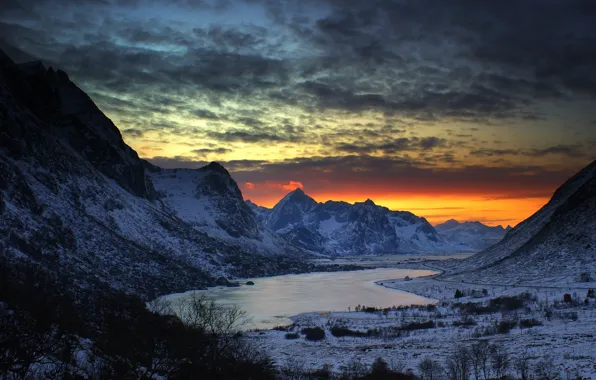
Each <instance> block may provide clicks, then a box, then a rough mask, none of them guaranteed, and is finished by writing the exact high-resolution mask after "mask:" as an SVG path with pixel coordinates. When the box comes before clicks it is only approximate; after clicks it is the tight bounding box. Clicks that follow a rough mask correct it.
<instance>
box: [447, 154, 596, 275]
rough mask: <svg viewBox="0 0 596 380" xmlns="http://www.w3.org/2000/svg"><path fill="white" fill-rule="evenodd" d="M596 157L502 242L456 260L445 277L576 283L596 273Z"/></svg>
mask: <svg viewBox="0 0 596 380" xmlns="http://www.w3.org/2000/svg"><path fill="white" fill-rule="evenodd" d="M595 215H596V161H595V162H592V163H591V164H590V165H588V166H587V167H586V168H584V169H583V170H581V171H580V172H579V173H578V174H576V175H575V176H573V177H572V178H570V179H569V180H568V181H567V182H566V183H565V184H563V185H562V186H561V187H560V188H559V189H557V191H556V192H555V193H554V195H553V197H552V198H551V200H550V201H549V202H548V203H547V204H546V205H545V206H544V207H543V208H541V209H540V210H539V211H538V212H536V213H535V214H534V215H532V216H531V217H529V218H528V219H526V220H525V221H523V222H522V223H520V224H519V225H518V226H516V227H515V228H513V229H512V230H511V231H509V232H508V233H507V235H506V236H505V237H504V238H503V240H501V241H500V242H499V243H497V244H495V245H494V246H492V247H490V248H488V249H486V250H484V251H482V252H479V253H478V254H476V255H474V256H472V257H470V258H469V259H466V260H464V261H463V262H461V263H459V264H456V265H455V266H454V267H453V268H451V269H450V271H449V274H448V275H446V276H444V277H445V278H446V279H454V280H465V281H477V282H493V283H517V284H521V283H524V284H553V285H555V284H571V283H575V282H578V281H579V280H580V274H581V273H584V272H587V273H592V277H594V272H596V261H595V260H594V259H595V258H596V217H595Z"/></svg>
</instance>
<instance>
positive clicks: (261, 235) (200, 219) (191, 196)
mask: <svg viewBox="0 0 596 380" xmlns="http://www.w3.org/2000/svg"><path fill="white" fill-rule="evenodd" d="M148 174H149V176H150V178H151V179H152V181H153V183H154V185H155V188H156V190H157V191H158V195H159V196H160V199H161V200H162V201H163V202H164V203H165V204H166V205H167V206H168V207H169V208H170V209H172V210H174V212H175V213H176V215H177V216H178V217H179V218H180V219H182V220H184V221H185V222H188V223H190V224H191V225H192V226H193V227H194V228H195V229H196V230H198V231H201V232H204V233H206V234H207V235H209V236H211V237H213V238H217V239H221V240H224V241H228V242H230V243H236V244H241V245H242V246H244V247H245V248H250V249H252V250H256V251H258V252H263V253H278V252H280V251H285V252H286V253H293V254H299V251H298V250H297V249H295V248H294V247H292V246H290V245H289V244H288V243H287V242H286V241H285V240H283V239H282V238H281V237H279V236H278V235H277V234H275V233H273V232H272V231H271V230H269V229H267V228H265V227H264V226H263V225H262V222H261V221H260V220H259V218H258V217H257V216H256V215H255V213H254V212H253V211H252V209H251V207H249V205H248V204H247V203H246V202H245V201H244V199H243V198H242V193H241V192H240V189H239V188H238V185H237V184H236V182H235V181H234V180H233V179H232V177H231V176H230V174H229V173H228V171H227V170H226V169H225V168H224V167H223V166H221V165H220V164H218V163H215V162H212V163H210V164H209V165H207V166H205V167H203V168H200V169H159V170H150V171H148Z"/></svg>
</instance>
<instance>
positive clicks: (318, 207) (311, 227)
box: [251, 189, 472, 255]
mask: <svg viewBox="0 0 596 380" xmlns="http://www.w3.org/2000/svg"><path fill="white" fill-rule="evenodd" d="M251 204H252V205H253V206H251V207H252V208H253V210H256V207H260V206H257V205H254V203H252V202H251ZM267 210H268V211H267ZM259 214H260V215H261V216H260V218H261V219H262V220H264V221H265V223H266V225H267V226H268V227H270V228H271V229H272V230H274V231H276V232H277V233H279V234H281V235H282V236H284V237H285V238H286V239H287V240H288V241H290V242H291V243H293V244H294V245H297V246H299V247H301V248H304V249H307V250H309V251H314V252H317V253H323V254H332V255H337V254H342V255H351V254H356V255H358V254H380V253H441V252H443V253H455V252H462V251H472V248H470V247H468V246H464V245H462V244H459V243H455V244H451V242H449V241H447V240H446V239H444V238H442V237H441V236H439V234H438V233H437V231H435V229H434V228H433V227H432V226H431V225H430V223H428V221H427V220H426V219H425V218H423V217H418V216H416V215H414V214H412V213H410V212H407V211H392V210H389V209H388V208H387V207H384V206H378V205H376V204H375V203H374V202H373V201H372V200H371V199H367V200H365V201H363V202H355V203H354V204H349V203H347V202H342V201H332V200H329V201H327V202H324V203H322V202H316V201H315V200H314V199H313V198H311V197H309V196H308V195H307V194H306V193H304V191H303V190H302V189H296V190H293V191H292V192H290V193H288V194H286V195H285V196H284V197H283V198H282V199H281V200H280V201H279V202H278V203H277V204H276V205H275V206H274V207H273V208H272V209H266V208H261V209H259ZM355 237H357V238H355ZM358 239H360V240H358Z"/></svg>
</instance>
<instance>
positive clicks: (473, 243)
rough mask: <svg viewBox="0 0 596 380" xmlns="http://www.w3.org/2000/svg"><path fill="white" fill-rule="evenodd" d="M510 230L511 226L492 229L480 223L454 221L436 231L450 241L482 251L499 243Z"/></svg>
mask: <svg viewBox="0 0 596 380" xmlns="http://www.w3.org/2000/svg"><path fill="white" fill-rule="evenodd" d="M510 229H511V227H510V226H507V228H503V227H502V226H496V227H490V226H486V225H484V224H482V223H480V222H463V223H460V222H458V221H457V220H454V219H450V220H448V221H446V222H445V223H441V224H438V225H436V226H435V230H437V232H439V234H440V235H442V236H444V237H446V238H447V239H449V240H450V241H452V242H457V243H460V244H463V245H466V246H468V247H471V248H474V249H477V250H482V249H484V248H488V247H490V246H491V245H493V244H495V243H498V242H499V241H500V240H501V239H502V238H503V236H504V235H505V233H506V232H507V231H509V230H510Z"/></svg>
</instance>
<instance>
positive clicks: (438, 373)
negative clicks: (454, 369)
mask: <svg viewBox="0 0 596 380" xmlns="http://www.w3.org/2000/svg"><path fill="white" fill-rule="evenodd" d="M418 371H420V377H421V378H422V380H439V379H441V378H442V375H443V372H444V369H443V366H441V363H439V362H438V361H436V360H433V359H431V358H430V357H428V356H427V357H426V358H424V359H422V361H421V362H420V363H419V364H418Z"/></svg>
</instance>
